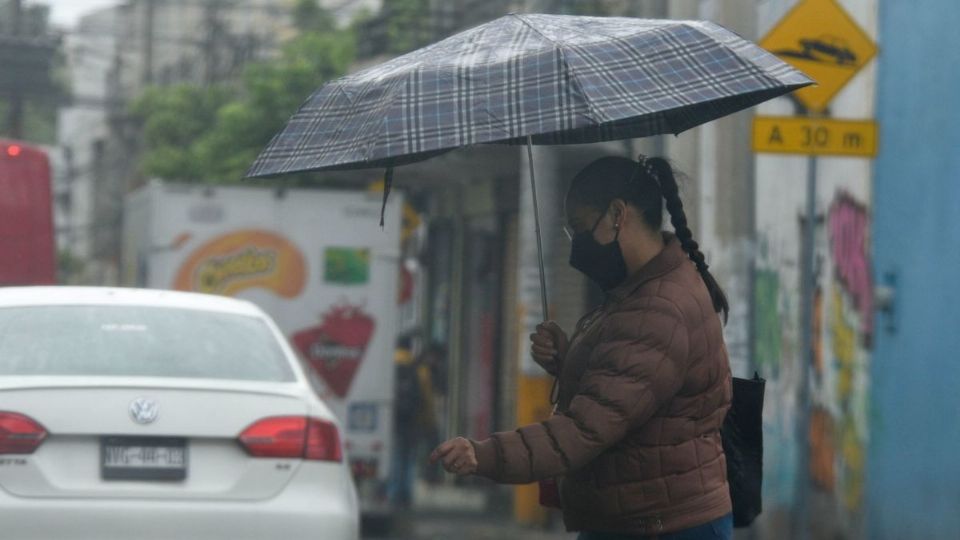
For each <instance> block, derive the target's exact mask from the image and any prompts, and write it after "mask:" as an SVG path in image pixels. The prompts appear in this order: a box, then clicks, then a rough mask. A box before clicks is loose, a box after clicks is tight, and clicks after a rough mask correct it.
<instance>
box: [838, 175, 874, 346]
mask: <svg viewBox="0 0 960 540" xmlns="http://www.w3.org/2000/svg"><path fill="white" fill-rule="evenodd" d="M869 220H870V217H869V215H868V213H867V208H866V206H864V205H862V204H860V203H858V202H857V201H856V200H854V198H853V197H852V196H850V195H849V194H847V193H845V192H841V193H840V194H839V195H838V196H837V198H836V199H835V200H834V202H833V204H832V205H831V207H830V216H829V220H828V225H829V227H830V246H831V250H830V251H831V257H832V259H833V264H834V275H835V277H836V280H837V281H838V282H839V283H840V284H841V285H842V288H843V289H844V292H845V293H846V294H847V296H848V297H849V298H850V300H851V301H852V302H853V304H854V307H855V308H856V311H857V313H858V315H859V317H860V336H861V337H862V339H863V340H864V342H865V343H866V344H867V345H869V343H870V339H871V337H872V335H873V279H872V278H871V273H870V258H869V243H870V237H869V234H868V233H869Z"/></svg>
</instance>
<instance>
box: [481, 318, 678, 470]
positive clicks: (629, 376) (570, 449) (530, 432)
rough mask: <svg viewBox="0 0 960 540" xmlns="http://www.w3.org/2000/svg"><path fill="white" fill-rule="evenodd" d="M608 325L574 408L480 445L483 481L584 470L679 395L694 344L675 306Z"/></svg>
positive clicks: (580, 384) (580, 383)
mask: <svg viewBox="0 0 960 540" xmlns="http://www.w3.org/2000/svg"><path fill="white" fill-rule="evenodd" d="M603 324H604V327H603V330H602V331H601V335H600V339H599V342H598V345H597V346H596V347H595V348H594V349H593V350H592V352H591V355H590V358H589V359H588V360H587V365H586V368H585V370H584V372H583V374H582V375H581V376H580V378H579V381H578V382H577V383H576V384H577V390H576V393H575V395H574V397H573V398H572V400H571V401H570V403H569V406H568V407H566V408H565V410H563V411H561V412H559V413H558V414H556V415H554V416H553V417H551V418H549V419H547V420H546V421H543V422H540V423H537V424H531V425H528V426H524V427H521V428H519V429H517V430H516V431H512V432H502V433H495V434H493V435H492V436H491V437H490V438H489V439H486V440H483V441H474V449H475V450H476V454H477V460H478V470H477V474H478V475H480V476H484V477H487V478H490V479H492V480H494V481H497V482H501V483H512V484H513V483H515V484H523V483H529V482H534V481H537V480H540V479H544V478H550V477H555V476H562V475H565V474H567V473H569V472H571V471H576V470H578V469H580V468H581V467H583V466H584V465H586V464H587V463H589V462H590V461H592V460H593V459H595V458H596V457H597V456H599V455H600V454H601V453H603V451H604V450H606V449H608V448H610V447H611V446H613V445H614V444H616V443H617V442H619V441H620V440H621V439H623V438H624V436H626V434H627V433H628V432H629V431H630V430H632V429H635V428H637V427H639V426H642V425H643V424H644V423H646V422H647V421H648V420H649V419H650V418H651V417H652V416H653V415H654V413H655V412H656V411H657V410H658V409H659V408H661V407H662V406H663V405H664V404H665V403H666V402H667V401H669V400H670V399H671V398H672V397H673V396H674V395H676V393H677V392H678V391H679V390H680V388H681V387H682V385H683V379H684V376H685V374H686V371H687V368H688V366H687V365H686V364H687V362H688V356H689V354H688V352H689V351H688V348H689V345H688V336H687V331H686V326H685V325H684V323H683V319H682V317H681V315H680V312H679V310H677V309H676V307H675V306H674V305H673V304H670V303H668V302H662V303H657V304H656V305H651V306H649V307H647V308H645V309H643V310H637V311H629V312H619V313H615V314H612V315H610V316H608V317H607V318H606V320H605V321H604V323H603ZM568 360H569V359H568Z"/></svg>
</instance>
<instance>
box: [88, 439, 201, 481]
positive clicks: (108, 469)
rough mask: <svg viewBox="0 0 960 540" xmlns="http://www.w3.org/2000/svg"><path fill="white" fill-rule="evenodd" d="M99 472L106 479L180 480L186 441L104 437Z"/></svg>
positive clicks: (185, 475)
mask: <svg viewBox="0 0 960 540" xmlns="http://www.w3.org/2000/svg"><path fill="white" fill-rule="evenodd" d="M100 454H101V457H102V461H101V471H102V474H103V478H104V479H106V480H183V479H185V478H186V477H187V441H186V440H185V439H181V438H176V437H104V438H103V440H102V441H101V452H100Z"/></svg>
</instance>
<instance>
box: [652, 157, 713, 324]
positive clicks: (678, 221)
mask: <svg viewBox="0 0 960 540" xmlns="http://www.w3.org/2000/svg"><path fill="white" fill-rule="evenodd" d="M640 164H641V167H643V168H646V169H647V172H648V173H649V174H650V175H651V176H653V177H655V178H656V180H657V181H658V182H659V183H660V190H661V191H662V193H663V199H664V201H666V203H667V211H668V212H670V222H671V223H672V224H673V228H674V230H675V231H676V234H677V239H678V240H679V241H680V246H681V247H682V248H683V251H685V252H686V253H687V256H689V257H690V260H691V261H693V264H695V265H696V267H697V271H698V272H700V276H701V277H702V278H703V282H704V283H705V284H706V285H707V290H708V291H709V292H710V299H711V300H712V301H713V309H714V310H715V311H716V312H717V313H721V312H722V313H723V321H724V323H726V321H727V318H728V317H729V314H730V304H729V303H728V302H727V295H726V294H724V292H723V289H721V288H720V285H719V284H718V283H717V280H716V279H714V277H713V274H711V273H710V267H709V266H708V265H707V261H706V259H705V258H704V256H703V253H701V252H700V246H699V244H697V241H696V240H694V239H693V233H692V232H691V231H690V227H689V226H688V225H687V215H686V213H685V212H684V211H683V201H681V200H680V188H679V186H678V185H677V179H676V178H675V177H674V174H673V168H672V167H671V166H670V163H668V162H667V160H665V159H663V158H656V157H654V158H645V157H641V158H640Z"/></svg>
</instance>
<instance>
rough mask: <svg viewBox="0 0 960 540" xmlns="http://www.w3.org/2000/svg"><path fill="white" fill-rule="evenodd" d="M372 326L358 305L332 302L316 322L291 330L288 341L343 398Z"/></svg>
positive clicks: (364, 349)
mask: <svg viewBox="0 0 960 540" xmlns="http://www.w3.org/2000/svg"><path fill="white" fill-rule="evenodd" d="M375 326H376V325H375V323H374V320H373V318H372V317H371V316H370V315H368V314H366V313H364V312H363V310H362V308H360V307H358V306H350V305H343V306H336V307H334V308H332V309H331V310H330V311H329V312H327V313H326V314H325V315H323V317H322V320H321V322H320V324H319V325H317V326H312V327H310V328H304V329H303V330H300V331H298V332H295V333H294V334H293V339H292V341H293V343H294V345H295V346H296V348H297V350H299V351H300V354H302V355H303V357H304V358H305V359H306V360H307V362H308V363H309V364H310V366H311V367H313V369H314V370H315V371H316V373H317V375H319V376H320V377H321V378H322V379H323V381H324V382H325V383H326V384H327V386H328V387H329V388H330V390H331V391H332V392H333V393H334V394H335V395H336V396H337V397H339V398H340V399H345V398H346V397H347V394H348V393H349V392H350V386H351V385H352V384H353V379H354V377H355V376H356V374H357V370H358V369H360V364H361V363H362V362H363V358H364V356H365V355H366V352H367V345H369V344H370V339H371V338H372V337H373V331H374V329H375Z"/></svg>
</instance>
